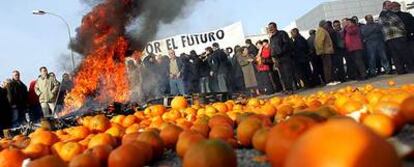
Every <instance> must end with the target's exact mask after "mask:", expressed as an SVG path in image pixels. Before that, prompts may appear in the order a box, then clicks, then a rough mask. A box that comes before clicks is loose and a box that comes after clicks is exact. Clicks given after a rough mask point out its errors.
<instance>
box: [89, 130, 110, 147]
mask: <svg viewBox="0 0 414 167" xmlns="http://www.w3.org/2000/svg"><path fill="white" fill-rule="evenodd" d="M99 145H110V146H115V145H116V141H115V138H113V137H112V136H111V135H110V134H106V133H100V134H97V135H95V136H93V137H92V138H91V140H90V141H89V144H88V148H93V147H95V146H99Z"/></svg>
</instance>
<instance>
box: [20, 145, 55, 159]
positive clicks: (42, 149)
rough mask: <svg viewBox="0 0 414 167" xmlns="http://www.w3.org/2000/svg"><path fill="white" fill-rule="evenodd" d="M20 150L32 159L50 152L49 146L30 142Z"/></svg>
mask: <svg viewBox="0 0 414 167" xmlns="http://www.w3.org/2000/svg"><path fill="white" fill-rule="evenodd" d="M22 151H23V153H25V154H26V155H27V156H28V157H30V158H32V159H36V158H40V157H43V156H46V155H49V154H50V153H51V151H50V149H49V147H48V146H46V145H43V144H30V145H29V146H27V147H26V148H25V149H23V150H22Z"/></svg>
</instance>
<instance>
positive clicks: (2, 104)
mask: <svg viewBox="0 0 414 167" xmlns="http://www.w3.org/2000/svg"><path fill="white" fill-rule="evenodd" d="M8 84H9V83H6V82H4V83H3V84H2V85H1V86H0V130H3V129H8V128H11V125H12V122H11V120H12V113H11V107H10V103H9V100H8V99H7V89H6V88H7V87H8ZM0 133H1V132H0Z"/></svg>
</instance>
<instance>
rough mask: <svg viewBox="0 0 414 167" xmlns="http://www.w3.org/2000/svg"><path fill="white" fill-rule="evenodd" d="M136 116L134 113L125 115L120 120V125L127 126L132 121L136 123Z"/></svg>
mask: <svg viewBox="0 0 414 167" xmlns="http://www.w3.org/2000/svg"><path fill="white" fill-rule="evenodd" d="M138 121H139V120H138V118H137V117H136V116H135V115H128V116H126V117H125V119H124V120H123V121H122V126H123V127H124V128H128V127H129V126H131V125H132V124H134V123H138Z"/></svg>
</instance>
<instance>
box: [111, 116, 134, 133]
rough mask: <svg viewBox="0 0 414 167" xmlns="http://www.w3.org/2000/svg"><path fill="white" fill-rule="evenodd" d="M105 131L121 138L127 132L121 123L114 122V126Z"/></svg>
mask: <svg viewBox="0 0 414 167" xmlns="http://www.w3.org/2000/svg"><path fill="white" fill-rule="evenodd" d="M134 117H135V116H134ZM105 133H107V134H110V135H111V136H113V137H115V138H120V137H122V136H123V135H124V134H125V129H124V128H123V127H122V126H121V125H118V124H116V123H113V124H112V126H111V127H110V128H109V129H107V130H106V131H105Z"/></svg>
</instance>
